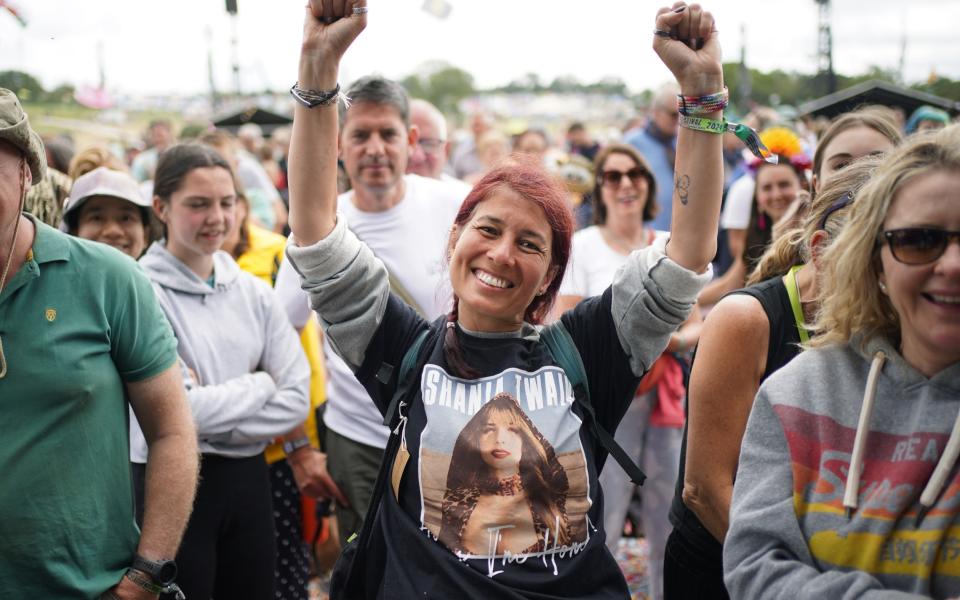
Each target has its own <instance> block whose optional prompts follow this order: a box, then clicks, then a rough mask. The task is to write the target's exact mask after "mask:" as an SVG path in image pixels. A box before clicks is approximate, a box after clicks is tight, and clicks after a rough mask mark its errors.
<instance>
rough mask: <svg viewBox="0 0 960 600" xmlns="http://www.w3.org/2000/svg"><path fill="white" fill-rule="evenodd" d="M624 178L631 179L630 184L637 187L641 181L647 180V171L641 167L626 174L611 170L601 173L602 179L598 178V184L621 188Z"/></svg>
mask: <svg viewBox="0 0 960 600" xmlns="http://www.w3.org/2000/svg"><path fill="white" fill-rule="evenodd" d="M624 176H626V177H629V178H630V183H632V184H633V185H634V186H637V185H639V184H640V180H642V179H646V178H647V171H646V170H645V169H641V168H640V167H634V168H632V169H630V170H629V171H627V172H626V173H624V172H623V171H616V170H614V169H609V170H607V171H604V172H602V173H600V177H598V178H597V182H598V183H599V184H600V185H609V186H611V187H620V182H621V181H622V180H623V178H624Z"/></svg>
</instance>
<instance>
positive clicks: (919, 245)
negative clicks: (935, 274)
mask: <svg viewBox="0 0 960 600" xmlns="http://www.w3.org/2000/svg"><path fill="white" fill-rule="evenodd" d="M883 237H884V239H885V240H886V242H887V245H889V246H890V253H891V254H893V258H895V259H897V261H899V262H902V263H903V264H905V265H925V264H928V263H932V262H933V261H935V260H937V259H939V258H940V257H941V256H943V253H944V252H945V251H946V250H947V244H948V243H949V242H950V240H954V241H956V242H958V243H960V231H947V230H946V229H934V228H932V227H910V228H906V229H891V230H890V231H884V232H883Z"/></svg>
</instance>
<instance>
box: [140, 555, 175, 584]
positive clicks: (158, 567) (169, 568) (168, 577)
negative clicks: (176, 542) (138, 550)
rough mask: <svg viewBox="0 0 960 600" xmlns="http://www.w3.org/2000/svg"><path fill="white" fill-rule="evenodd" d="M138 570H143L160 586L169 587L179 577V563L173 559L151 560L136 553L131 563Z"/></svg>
mask: <svg viewBox="0 0 960 600" xmlns="http://www.w3.org/2000/svg"><path fill="white" fill-rule="evenodd" d="M131 567H133V568H134V569H136V570H138V571H143V572H144V573H146V574H147V575H149V576H150V579H153V581H154V583H156V584H157V585H159V586H160V587H167V586H168V585H170V584H171V583H173V580H174V579H176V578H177V563H175V562H173V561H172V560H166V559H161V560H156V561H154V560H150V559H147V558H144V557H142V556H140V555H139V554H135V555H134V556H133V564H132V565H131Z"/></svg>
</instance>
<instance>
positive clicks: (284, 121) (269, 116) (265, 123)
mask: <svg viewBox="0 0 960 600" xmlns="http://www.w3.org/2000/svg"><path fill="white" fill-rule="evenodd" d="M247 123H256V124H257V125H259V126H260V128H261V129H263V135H265V136H267V137H269V136H270V135H271V134H272V133H273V130H274V129H276V128H277V127H282V126H284V125H290V124H291V123H293V119H292V118H291V117H288V116H286V115H281V114H278V113H275V112H271V111H269V110H266V109H263V108H259V107H256V106H251V107H249V108H247V109H244V110H241V111H239V112H232V113H229V114H226V115H223V116H221V117H218V118H217V119H215V120H214V122H213V124H214V125H215V126H216V127H217V128H219V129H225V130H227V131H229V132H230V133H232V134H234V135H236V134H237V130H238V129H240V127H241V126H242V125H246V124H247Z"/></svg>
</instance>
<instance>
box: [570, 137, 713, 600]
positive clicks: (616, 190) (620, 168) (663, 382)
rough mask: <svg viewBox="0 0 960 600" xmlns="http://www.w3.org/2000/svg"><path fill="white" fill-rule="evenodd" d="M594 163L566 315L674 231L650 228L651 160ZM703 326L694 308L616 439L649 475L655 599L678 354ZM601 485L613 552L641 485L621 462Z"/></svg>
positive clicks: (647, 532)
mask: <svg viewBox="0 0 960 600" xmlns="http://www.w3.org/2000/svg"><path fill="white" fill-rule="evenodd" d="M594 164H595V165H596V167H595V178H596V180H595V181H596V183H595V185H594V190H593V197H594V198H597V199H598V200H599V201H598V202H596V208H595V209H594V213H593V218H594V222H595V223H596V224H595V225H593V226H592V227H587V228H585V229H582V230H580V231H578V232H577V233H575V234H574V236H573V252H572V253H571V256H570V263H569V265H568V267H567V272H566V275H564V278H563V283H562V284H561V286H560V298H559V300H558V302H557V305H558V308H559V310H560V312H561V313H562V312H565V311H567V310H569V309H571V308H573V307H574V306H576V305H577V304H578V303H579V302H580V301H581V300H583V299H584V298H589V297H591V296H598V295H600V294H602V293H603V291H604V290H605V289H607V288H608V287H610V284H611V283H612V282H613V278H614V275H615V274H616V272H617V270H618V269H619V268H620V267H621V266H623V264H624V263H626V262H627V258H628V257H629V255H630V253H632V252H633V251H634V250H639V249H641V248H645V247H647V246H650V245H655V244H661V245H662V244H664V243H666V240H667V239H668V238H669V237H670V232H668V231H656V230H654V229H653V228H652V227H649V226H648V224H649V223H650V221H652V220H653V218H654V217H655V216H656V215H657V211H658V210H659V208H660V207H659V205H658V204H657V194H656V189H657V187H656V181H655V180H654V178H653V175H652V174H651V172H650V168H649V166H648V164H647V162H646V160H644V158H643V157H642V156H641V155H640V153H639V152H637V150H636V149H635V148H634V147H633V146H629V145H626V144H611V145H609V146H606V147H605V148H604V149H603V150H601V151H600V153H599V154H598V155H597V157H596V159H595V161H594ZM701 323H702V318H701V317H700V312H699V310H698V309H697V308H696V307H694V310H693V313H691V317H690V318H689V319H687V322H686V323H684V324H683V326H681V328H680V330H679V331H677V332H675V333H673V335H671V336H670V343H669V344H668V345H667V351H666V352H665V353H664V354H663V355H662V356H661V357H660V358H659V359H657V362H655V363H654V365H653V367H652V368H651V370H650V372H649V373H648V374H647V375H646V376H645V377H644V378H643V380H642V381H641V382H640V386H639V387H638V388H637V392H636V395H635V397H634V399H633V402H631V403H630V408H628V409H627V414H626V415H624V417H623V421H621V423H620V426H619V427H618V428H617V432H616V436H615V437H616V440H617V442H618V443H619V444H620V445H621V446H622V447H623V448H624V450H626V451H627V453H628V454H629V455H630V456H631V458H633V459H634V460H635V461H637V462H638V463H640V467H641V468H642V469H643V471H644V473H646V475H647V480H646V481H645V482H644V484H643V488H642V495H643V502H642V504H641V518H642V520H643V532H644V537H645V538H646V540H647V548H648V563H647V564H648V569H647V572H648V573H649V575H650V592H651V597H652V598H654V600H659V599H660V598H661V597H662V595H663V577H662V572H663V551H664V546H665V545H666V542H667V535H668V534H669V533H670V525H669V521H668V520H667V513H668V511H669V508H670V499H671V498H672V497H673V488H674V484H675V482H676V473H677V469H678V468H679V464H680V440H681V434H682V429H683V395H684V391H685V390H684V387H683V370H684V368H683V366H682V365H681V364H680V362H679V360H678V358H677V357H676V356H675V355H674V354H673V353H677V352H684V351H685V350H686V349H688V348H691V347H693V346H694V345H695V344H696V342H697V338H698V337H699V335H700V326H701ZM600 485H601V486H602V487H603V493H604V507H603V522H604V526H605V528H606V530H607V547H608V548H609V549H610V551H611V552H612V553H614V554H616V552H617V546H618V545H619V543H620V537H621V535H622V532H623V525H624V521H625V520H626V517H627V511H628V509H629V507H630V501H631V499H632V497H633V494H634V491H635V490H636V486H635V485H634V484H633V482H631V481H630V478H629V477H628V476H627V474H626V473H625V472H624V470H623V469H621V468H620V466H619V465H616V464H608V465H607V466H606V467H605V468H604V469H603V472H602V474H601V475H600Z"/></svg>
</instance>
